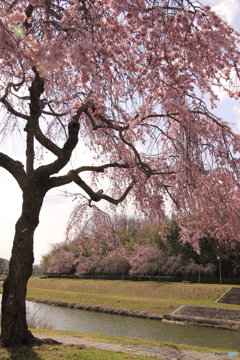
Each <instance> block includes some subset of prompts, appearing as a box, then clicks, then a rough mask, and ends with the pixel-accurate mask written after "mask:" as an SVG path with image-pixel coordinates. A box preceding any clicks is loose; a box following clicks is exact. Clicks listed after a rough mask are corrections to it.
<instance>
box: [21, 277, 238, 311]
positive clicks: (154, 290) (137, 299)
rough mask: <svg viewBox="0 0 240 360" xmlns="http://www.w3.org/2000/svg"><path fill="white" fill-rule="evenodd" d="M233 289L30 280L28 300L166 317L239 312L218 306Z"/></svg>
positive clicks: (236, 307)
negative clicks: (209, 310) (192, 309)
mask: <svg viewBox="0 0 240 360" xmlns="http://www.w3.org/2000/svg"><path fill="white" fill-rule="evenodd" d="M230 287H231V286H230V285H216V284H214V285H213V284H182V283H158V282H131V281H111V280H76V279H75V280H74V279H39V278H31V279H30V280H29V283H28V293H27V296H28V297H31V298H35V299H44V300H55V301H67V302H74V303H80V304H86V305H93V306H96V305H100V306H103V307H113V308H120V309H128V310H129V309H132V310H139V311H145V312H148V313H154V314H158V315H165V314H170V313H171V312H173V311H174V310H175V309H177V308H178V307H180V306H182V305H202V306H212V307H222V308H234V309H240V306H239V305H228V304H220V303H215V300H216V299H218V298H219V297H220V296H221V295H222V294H223V293H224V292H225V291H227V289H229V288H230Z"/></svg>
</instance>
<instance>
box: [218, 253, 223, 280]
mask: <svg viewBox="0 0 240 360" xmlns="http://www.w3.org/2000/svg"><path fill="white" fill-rule="evenodd" d="M217 259H218V261H219V280H220V284H222V264H221V258H220V256H217Z"/></svg>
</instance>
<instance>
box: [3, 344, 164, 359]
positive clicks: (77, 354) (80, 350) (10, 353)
mask: <svg viewBox="0 0 240 360" xmlns="http://www.w3.org/2000/svg"><path fill="white" fill-rule="evenodd" d="M0 359H1V360H106V359H107V360H131V359H136V360H149V357H147V356H140V355H130V354H123V353H116V352H113V351H107V350H98V349H95V348H91V347H85V346H82V345H80V346H79V345H76V346H67V345H57V346H55V345H54V346H53V345H41V346H35V347H33V348H28V347H22V348H20V349H18V350H6V349H3V348H0ZM159 359H160V358H159Z"/></svg>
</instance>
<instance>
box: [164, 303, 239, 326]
mask: <svg viewBox="0 0 240 360" xmlns="http://www.w3.org/2000/svg"><path fill="white" fill-rule="evenodd" d="M164 319H165V320H168V321H181V322H190V323H195V324H199V325H204V326H211V327H218V328H223V329H230V330H237V331H239V330H240V310H234V309H222V308H212V307H206V306H192V305H188V306H182V307H180V308H179V309H177V310H176V311H174V312H173V313H172V314H171V315H164Z"/></svg>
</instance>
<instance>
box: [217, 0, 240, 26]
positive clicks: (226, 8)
mask: <svg viewBox="0 0 240 360" xmlns="http://www.w3.org/2000/svg"><path fill="white" fill-rule="evenodd" d="M214 2H215V3H216V1H214ZM212 9H213V10H214V11H215V12H216V13H217V14H218V15H220V16H221V17H222V18H224V19H225V20H226V21H227V22H228V23H229V24H230V25H232V26H233V25H234V22H235V20H236V19H237V18H238V17H239V11H240V4H239V0H222V1H217V5H215V6H213V7H212Z"/></svg>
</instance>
